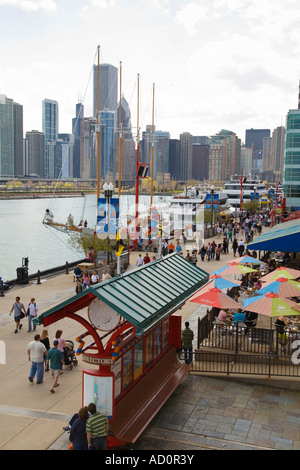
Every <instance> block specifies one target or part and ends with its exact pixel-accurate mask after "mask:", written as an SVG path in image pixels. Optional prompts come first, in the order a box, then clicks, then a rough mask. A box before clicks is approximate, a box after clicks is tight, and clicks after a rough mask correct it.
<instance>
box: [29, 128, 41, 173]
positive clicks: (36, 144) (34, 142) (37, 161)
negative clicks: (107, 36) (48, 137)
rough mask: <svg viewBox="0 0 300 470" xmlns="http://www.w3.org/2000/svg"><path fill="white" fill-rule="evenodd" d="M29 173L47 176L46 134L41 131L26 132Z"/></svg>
mask: <svg viewBox="0 0 300 470" xmlns="http://www.w3.org/2000/svg"><path fill="white" fill-rule="evenodd" d="M26 142H27V162H26V173H27V174H28V175H32V174H34V175H39V176H40V177H44V176H45V134H44V133H43V132H39V131H30V132H26Z"/></svg>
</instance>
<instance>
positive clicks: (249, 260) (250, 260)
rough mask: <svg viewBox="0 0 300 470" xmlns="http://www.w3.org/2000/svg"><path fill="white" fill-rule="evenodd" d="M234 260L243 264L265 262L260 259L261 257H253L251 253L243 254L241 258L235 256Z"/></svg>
mask: <svg viewBox="0 0 300 470" xmlns="http://www.w3.org/2000/svg"><path fill="white" fill-rule="evenodd" d="M231 262H232V261H231ZM234 262H235V263H241V264H265V263H264V262H263V261H260V260H259V259H256V258H253V257H252V256H249V255H245V256H241V257H240V258H235V259H234Z"/></svg>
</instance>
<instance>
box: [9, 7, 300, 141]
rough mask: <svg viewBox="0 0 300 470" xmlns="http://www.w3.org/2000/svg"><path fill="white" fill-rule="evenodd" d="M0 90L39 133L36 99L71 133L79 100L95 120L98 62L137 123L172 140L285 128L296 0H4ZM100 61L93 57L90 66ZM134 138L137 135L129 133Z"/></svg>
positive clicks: (299, 44)
mask: <svg viewBox="0 0 300 470" xmlns="http://www.w3.org/2000/svg"><path fill="white" fill-rule="evenodd" d="M0 44H1V56H0V57H1V60H0V94H5V95H7V96H8V97H9V98H12V99H13V100H14V101H16V102H18V103H20V104H22V105H23V107H24V133H25V132H26V131H30V130H33V129H36V130H42V100H43V99H44V98H49V99H54V100H57V101H58V103H59V121H60V126H59V132H71V126H72V118H73V117H74V115H75V106H76V103H77V102H78V100H79V99H82V100H83V103H84V105H85V116H90V115H91V113H92V78H91V77H90V73H91V69H92V66H93V63H96V62H97V46H98V44H99V45H100V47H101V53H100V62H101V63H111V64H113V65H115V66H116V67H118V68H119V64H120V61H122V77H123V80H122V81H123V86H122V91H123V94H124V96H125V98H126V99H127V101H128V102H129V104H130V108H131V112H132V124H133V127H135V128H136V125H137V121H136V109H137V74H140V122H139V123H140V128H141V131H143V130H144V129H145V127H146V125H147V124H151V123H152V85H153V83H155V100H154V102H155V122H154V123H155V126H156V128H157V129H158V130H162V131H169V132H170V134H171V138H178V137H179V135H180V133H182V132H190V133H191V134H193V135H209V136H210V135H214V134H215V133H217V132H219V131H220V130H221V129H228V130H231V131H233V132H235V133H236V134H237V135H238V137H240V138H241V139H242V141H244V140H245V129H249V128H252V127H253V128H256V129H261V128H268V129H271V131H272V130H273V129H274V128H276V127H277V126H280V125H285V119H286V114H287V112H288V110H289V109H295V108H297V107H298V86H299V78H300V6H299V0H194V1H190V0H0ZM94 61H95V62H94ZM135 132H136V130H135Z"/></svg>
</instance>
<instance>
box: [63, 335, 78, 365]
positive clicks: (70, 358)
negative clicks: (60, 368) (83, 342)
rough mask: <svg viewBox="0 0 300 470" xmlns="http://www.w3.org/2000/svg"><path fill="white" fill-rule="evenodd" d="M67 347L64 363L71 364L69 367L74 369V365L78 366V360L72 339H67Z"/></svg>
mask: <svg viewBox="0 0 300 470" xmlns="http://www.w3.org/2000/svg"><path fill="white" fill-rule="evenodd" d="M65 345H66V347H65V348H64V353H65V354H64V365H65V366H69V369H70V370H72V369H73V366H77V364H78V360H77V359H76V355H75V350H74V343H73V341H71V340H66V341H65Z"/></svg>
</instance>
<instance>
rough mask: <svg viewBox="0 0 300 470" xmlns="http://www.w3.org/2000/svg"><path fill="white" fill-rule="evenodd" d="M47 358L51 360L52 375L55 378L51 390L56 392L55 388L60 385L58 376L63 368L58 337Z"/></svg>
mask: <svg viewBox="0 0 300 470" xmlns="http://www.w3.org/2000/svg"><path fill="white" fill-rule="evenodd" d="M47 359H48V360H49V361H50V370H51V375H52V377H53V378H54V380H53V384H52V387H51V389H50V392H51V393H54V392H55V390H54V388H55V387H58V386H59V385H60V384H59V383H58V377H59V376H60V374H61V369H62V358H61V352H60V350H59V349H58V340H57V339H55V340H54V341H53V347H52V348H51V349H50V350H49V351H48V354H47Z"/></svg>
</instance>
